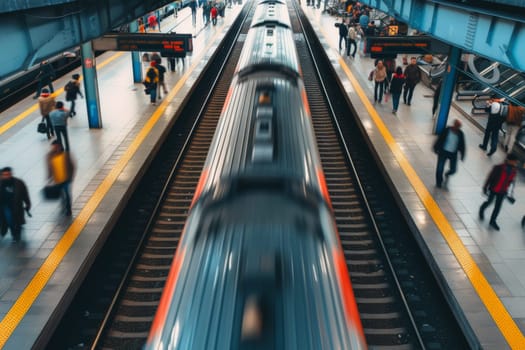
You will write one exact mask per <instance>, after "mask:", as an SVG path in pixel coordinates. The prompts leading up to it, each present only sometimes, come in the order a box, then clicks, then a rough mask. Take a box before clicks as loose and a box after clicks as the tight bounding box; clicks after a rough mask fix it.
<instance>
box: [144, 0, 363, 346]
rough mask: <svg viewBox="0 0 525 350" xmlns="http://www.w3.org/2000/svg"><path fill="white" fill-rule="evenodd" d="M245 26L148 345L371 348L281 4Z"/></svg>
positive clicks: (270, 5)
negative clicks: (231, 75) (354, 292)
mask: <svg viewBox="0 0 525 350" xmlns="http://www.w3.org/2000/svg"><path fill="white" fill-rule="evenodd" d="M251 24H252V25H251V27H250V30H249V32H248V34H247V36H246V40H245V44H244V47H243V49H242V52H241V56H240V59H239V62H238V64H237V66H236V69H235V74H234V77H233V80H232V84H231V86H230V88H229V91H228V95H227V97H226V99H225V104H224V106H223V109H222V113H221V117H220V120H219V123H218V126H217V129H216V132H215V134H214V137H213V141H212V144H211V147H210V151H209V153H208V156H207V159H206V162H205V165H204V168H203V171H202V174H201V178H200V180H199V183H198V186H197V189H196V191H195V194H194V197H193V201H192V204H191V209H190V212H189V215H188V219H187V221H186V224H185V227H184V230H183V235H182V238H181V241H180V243H179V246H178V249H177V252H176V254H175V257H174V261H173V263H172V267H171V270H170V273H169V275H168V278H167V281H166V285H165V287H164V291H163V294H162V297H161V300H160V304H159V308H158V310H157V313H156V315H155V318H154V320H153V324H152V327H151V330H150V334H149V337H148V340H147V343H146V345H145V349H156V350H157V349H302V350H304V349H330V350H332V349H366V343H365V338H364V335H363V330H362V325H361V321H360V318H359V313H358V310H357V305H356V302H355V298H354V294H353V291H352V287H351V284H350V279H349V274H348V270H347V266H346V261H345V257H344V254H343V251H342V248H341V245H340V242H339V238H338V235H337V230H336V225H335V221H334V217H333V213H332V208H331V203H330V198H329V195H328V191H327V188H326V183H325V180H324V174H323V171H322V167H321V162H320V159H319V154H318V151H317V146H316V141H315V137H314V132H313V127H312V123H311V114H310V110H309V105H308V101H307V97H306V92H305V89H304V84H303V81H302V75H301V74H302V73H301V69H300V64H299V59H298V55H297V50H296V48H295V44H294V37H293V32H292V30H291V28H290V18H289V14H288V9H287V5H286V4H285V3H283V2H280V1H269V0H264V1H261V2H260V3H258V5H257V8H256V11H255V13H254V16H253V20H252V22H251Z"/></svg>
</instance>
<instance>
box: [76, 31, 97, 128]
mask: <svg viewBox="0 0 525 350" xmlns="http://www.w3.org/2000/svg"><path fill="white" fill-rule="evenodd" d="M80 54H81V57H82V73H83V75H84V91H85V96H86V104H87V112H88V124H89V128H90V129H101V128H102V119H101V117H100V103H99V98H98V83H97V68H96V61H95V52H94V51H93V47H92V45H91V41H89V42H87V43H83V44H81V45H80Z"/></svg>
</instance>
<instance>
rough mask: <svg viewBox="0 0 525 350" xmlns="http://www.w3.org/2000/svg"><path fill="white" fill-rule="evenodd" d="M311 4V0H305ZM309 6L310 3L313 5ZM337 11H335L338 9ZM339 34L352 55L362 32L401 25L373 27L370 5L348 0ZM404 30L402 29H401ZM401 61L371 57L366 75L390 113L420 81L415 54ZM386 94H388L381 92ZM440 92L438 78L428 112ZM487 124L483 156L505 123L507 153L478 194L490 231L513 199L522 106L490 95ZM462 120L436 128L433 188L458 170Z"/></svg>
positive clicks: (390, 31)
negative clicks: (488, 212)
mask: <svg viewBox="0 0 525 350" xmlns="http://www.w3.org/2000/svg"><path fill="white" fill-rule="evenodd" d="M310 4H313V0H312V1H311V2H310ZM312 6H313V5H312ZM339 14H340V13H339ZM336 27H338V32H339V41H338V47H339V51H340V52H342V55H344V54H346V56H347V57H352V58H355V52H356V50H357V46H358V45H357V41H356V39H357V38H366V37H367V36H383V35H385V36H386V35H397V34H400V31H399V28H403V26H400V24H399V23H396V22H395V21H394V20H391V21H390V22H389V24H387V25H384V26H382V27H378V26H376V23H375V21H374V20H371V19H370V9H369V8H367V7H366V6H363V5H362V4H360V3H359V2H356V1H351V0H348V1H347V2H346V3H345V11H344V15H343V16H342V18H341V22H337V23H336ZM402 32H403V34H405V33H404V32H405V29H403V30H402ZM406 61H407V60H405V59H403V63H404V64H406V67H405V68H404V69H403V67H401V66H396V64H395V59H389V58H385V59H376V60H375V61H374V68H373V69H372V70H371V71H370V72H369V74H368V80H370V81H371V82H372V83H373V85H374V87H373V91H374V94H373V101H374V104H376V103H377V104H381V103H382V102H383V101H385V100H386V97H388V96H389V95H391V96H392V113H394V114H396V113H397V111H398V108H399V103H400V100H401V96H402V97H403V102H404V104H405V105H407V106H411V104H412V99H413V96H414V91H415V89H416V86H417V84H418V83H419V82H420V81H421V70H420V69H419V67H418V64H417V60H416V57H412V58H411V59H410V63H408V62H406ZM387 93H388V95H386V94H387ZM440 93H441V82H440V83H439V84H438V85H437V87H436V90H435V92H434V98H433V106H432V115H433V116H435V114H436V112H437V108H438V105H439V98H440ZM486 111H487V113H488V123H487V125H486V128H485V132H484V136H483V140H482V142H481V143H480V144H479V148H481V149H482V150H484V151H487V150H488V152H487V156H489V157H490V156H492V155H493V154H494V153H495V152H496V151H497V148H498V142H499V135H500V130H501V128H502V124H503V123H505V124H506V132H505V138H504V141H503V149H504V151H505V152H506V153H507V156H506V159H505V161H504V163H502V164H499V165H497V166H494V167H493V168H492V170H491V171H490V172H489V176H488V177H487V180H486V181H485V183H484V186H483V194H484V195H486V196H487V200H486V201H484V202H483V204H482V205H481V207H480V208H479V219H480V220H483V219H484V216H485V215H484V213H485V210H486V209H487V208H488V207H489V206H490V205H491V204H492V203H494V210H493V212H492V214H491V217H490V220H489V225H490V227H491V228H493V229H495V230H499V229H500V227H499V225H498V223H497V221H496V220H497V217H498V214H499V212H500V209H501V206H502V204H503V202H504V199H505V198H509V201H510V202H511V203H513V202H514V197H513V195H512V192H513V188H514V184H515V180H516V173H517V165H518V159H517V156H516V155H515V154H514V153H512V148H513V145H514V143H515V138H516V135H517V133H518V130H519V129H520V127H521V125H522V122H523V120H524V118H525V108H524V107H521V106H517V105H515V104H513V103H509V104H507V103H505V101H504V99H502V98H497V97H496V96H494V97H493V98H492V99H490V100H489V101H488V103H487V107H486ZM461 127H462V124H461V121H459V120H458V119H455V120H454V121H453V123H452V125H450V126H448V127H446V128H445V129H444V130H443V132H441V133H440V134H439V135H438V137H437V140H436V142H435V143H434V146H433V148H434V152H435V153H436V154H437V166H436V172H435V178H436V187H438V188H443V187H444V186H445V185H446V184H447V183H448V180H449V178H450V176H452V175H453V174H455V173H456V171H457V162H458V159H461V160H462V161H463V160H464V159H465V151H466V140H465V136H464V133H463V131H462V130H461ZM447 162H448V164H449V168H448V170H447V171H446V172H445V164H446V163H447ZM523 225H525V216H524V217H523V218H522V226H523Z"/></svg>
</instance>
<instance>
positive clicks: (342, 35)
mask: <svg viewBox="0 0 525 350" xmlns="http://www.w3.org/2000/svg"><path fill="white" fill-rule="evenodd" d="M347 36H348V27H347V26H346V23H345V19H344V17H343V19H342V20H341V23H339V51H341V50H342V45H341V43H343V42H344V43H345V49H346V48H347V46H346V45H347V43H346V37H347Z"/></svg>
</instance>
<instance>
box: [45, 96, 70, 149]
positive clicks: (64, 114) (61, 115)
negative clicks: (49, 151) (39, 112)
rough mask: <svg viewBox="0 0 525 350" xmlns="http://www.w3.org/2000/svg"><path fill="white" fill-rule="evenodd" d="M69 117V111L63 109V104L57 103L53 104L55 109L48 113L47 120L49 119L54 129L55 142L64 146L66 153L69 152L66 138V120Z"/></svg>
mask: <svg viewBox="0 0 525 350" xmlns="http://www.w3.org/2000/svg"><path fill="white" fill-rule="evenodd" d="M68 117H69V111H68V110H67V109H65V108H64V102H62V101H58V102H57V103H56V104H55V109H54V110H53V111H51V113H49V118H50V119H51V124H53V128H54V129H55V135H56V137H57V141H58V142H59V143H60V144H61V145H62V146H64V149H65V150H66V151H69V139H68V137H67V118H68ZM62 137H63V138H64V143H62Z"/></svg>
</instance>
